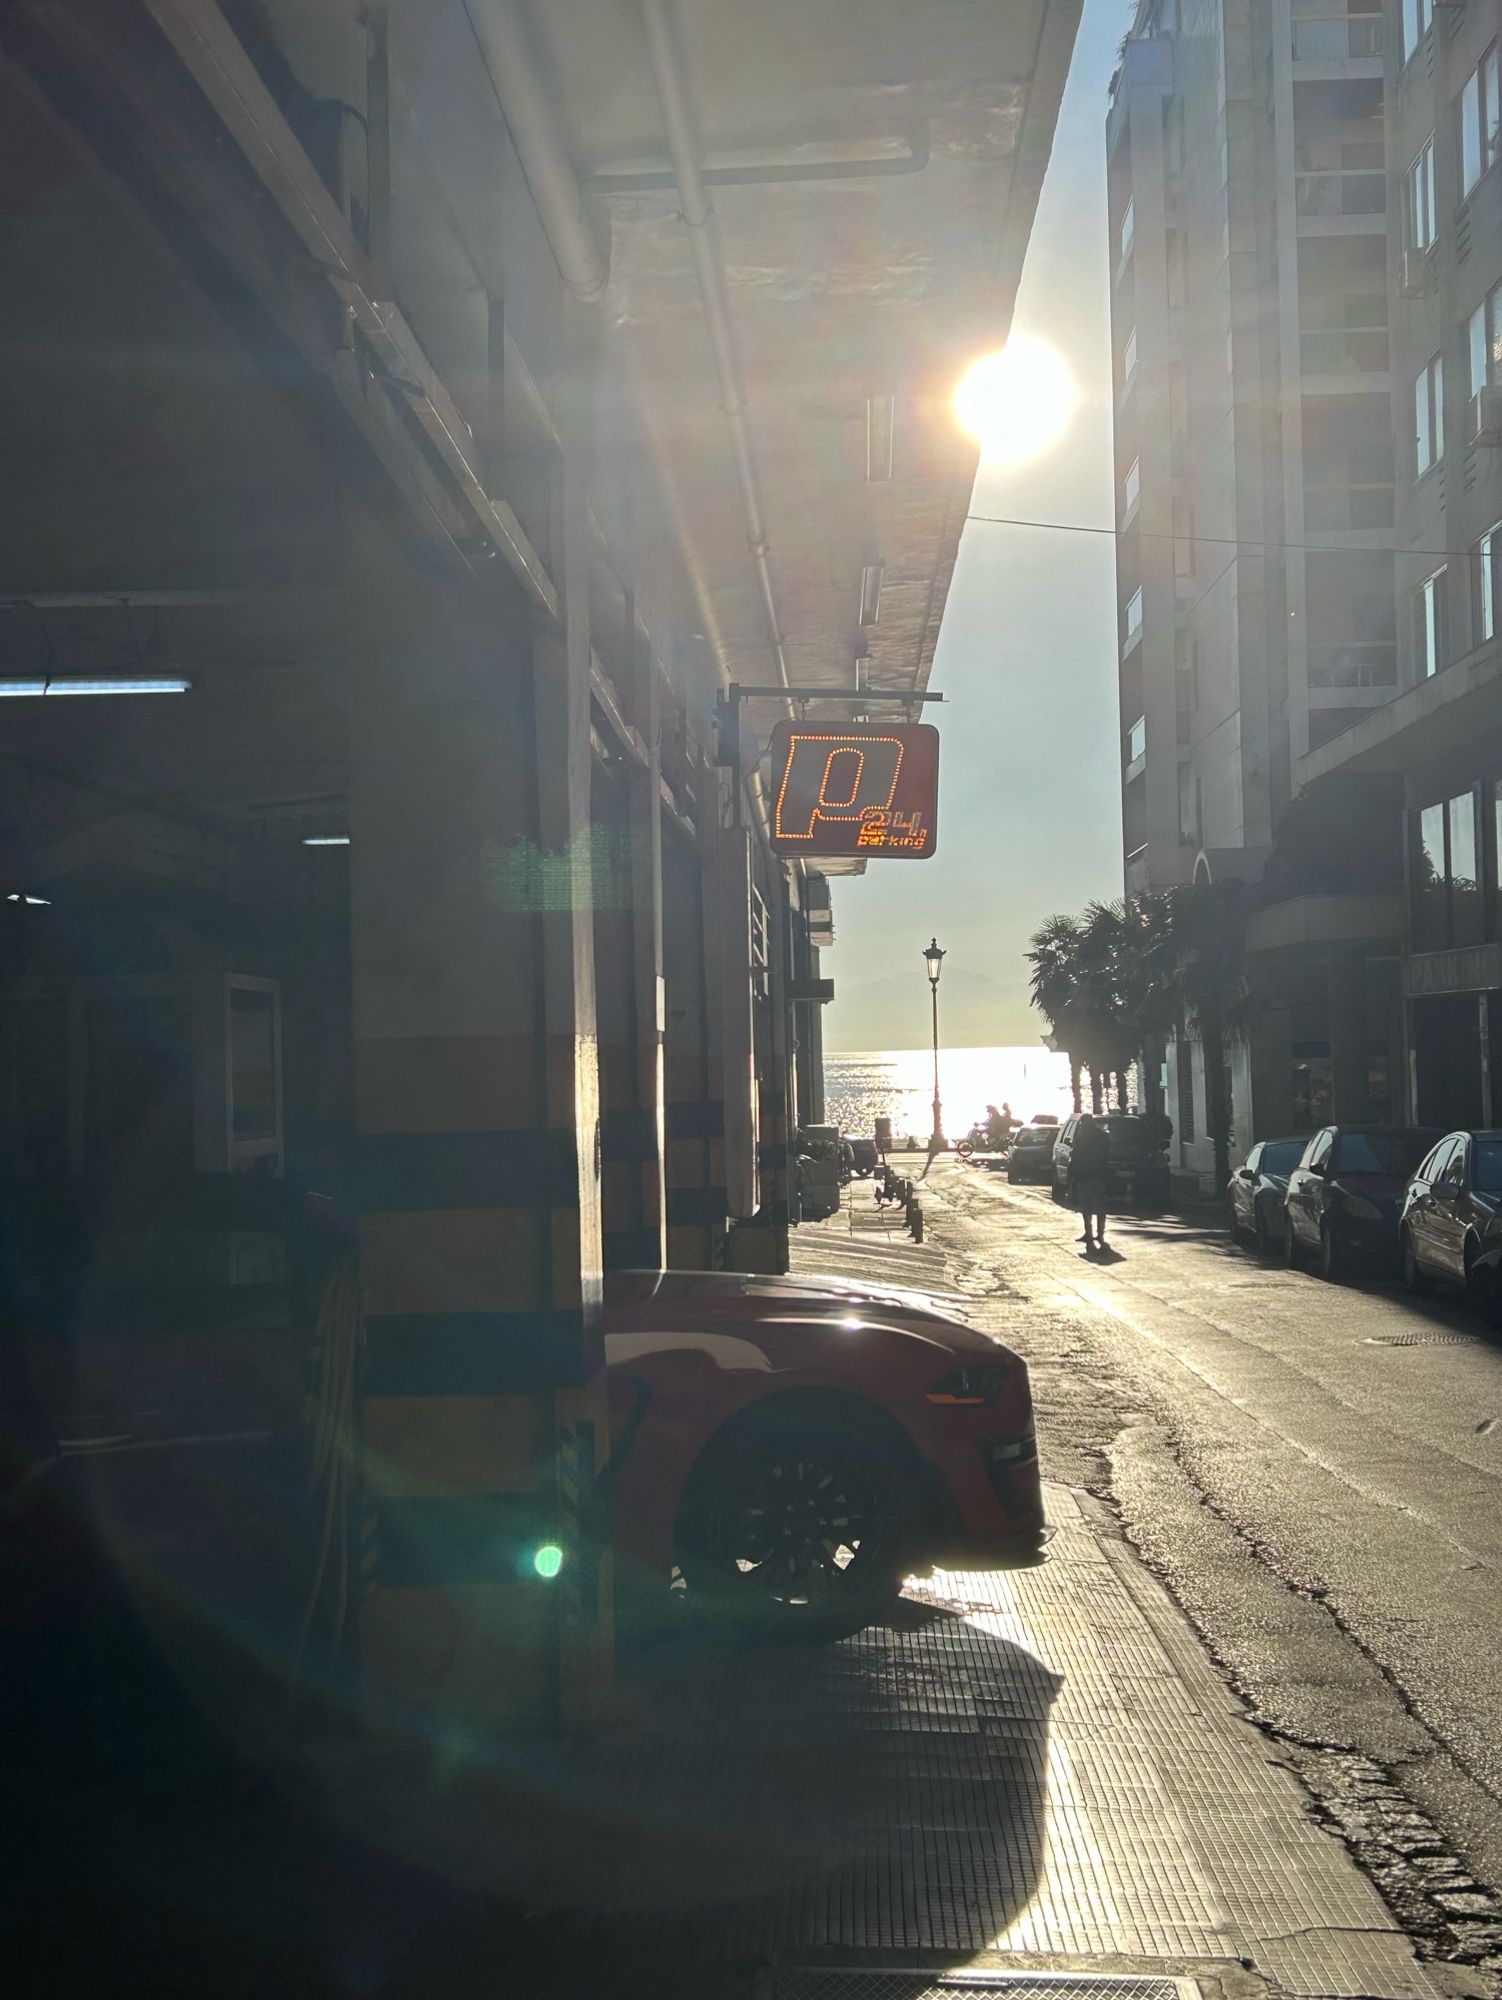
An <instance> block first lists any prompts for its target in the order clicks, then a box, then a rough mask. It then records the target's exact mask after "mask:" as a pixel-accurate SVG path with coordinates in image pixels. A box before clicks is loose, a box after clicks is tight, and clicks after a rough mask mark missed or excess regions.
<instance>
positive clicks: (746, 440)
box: [641, 0, 791, 687]
mask: <svg viewBox="0 0 1502 2000" xmlns="http://www.w3.org/2000/svg"><path fill="white" fill-rule="evenodd" d="M641 12H642V23H643V26H644V27H645V29H646V33H647V47H648V50H649V51H650V54H651V58H652V74H653V76H654V77H655V78H656V81H657V95H658V97H659V99H660V100H661V103H662V116H663V123H664V125H665V127H666V130H667V141H668V151H669V153H670V155H671V156H672V161H673V172H674V174H675V176H676V177H677V181H678V200H679V206H680V208H681V209H682V212H683V220H684V221H685V223H687V225H688V236H689V242H690V244H691V245H692V246H693V253H694V269H695V271H696V272H697V274H698V279H699V296H700V299H701V300H702V302H703V306H704V318H705V321H706V322H707V324H708V328H709V344H710V348H711V351H712V352H713V355H714V364H715V372H716V373H717V374H718V376H719V378H720V400H721V402H722V404H723V405H724V409H725V420H726V422H727V423H728V424H729V426H730V441H731V447H732V450H733V453H734V457H735V472H736V479H737V481H738V482H739V485H740V489H741V507H742V509H743V511H744V513H745V517H746V543H747V546H748V547H749V549H750V551H751V560H752V561H753V562H754V563H755V565H756V578H757V582H758V583H759V584H760V586H761V600H762V604H763V606H764V607H765V610H766V615H767V636H768V637H769V639H770V640H771V642H772V651H773V654H774V655H775V657H776V660H777V672H778V675H779V677H780V679H781V681H782V684H783V686H784V687H787V686H788V685H789V684H790V681H791V676H790V674H789V673H788V663H787V650H786V647H785V644H784V641H783V636H782V626H781V622H780V620H779V618H778V615H777V587H776V582H775V579H774V577H773V574H772V559H771V555H770V553H769V551H768V547H767V526H766V518H765V516H764V515H763V513H762V505H761V483H760V481H759V480H758V478H757V476H756V457H755V454H754V452H753V451H752V448H751V432H750V429H749V427H748V425H747V422H746V396H745V391H744V389H743V388H742V386H741V371H740V364H739V362H738V361H737V359H736V352H735V331H734V327H733V326H732V323H731V318H730V295H729V293H728V291H727V290H726V286H725V261H724V258H723V257H722V256H721V254H720V232H719V226H718V224H717V223H716V221H715V212H714V207H713V204H712V203H711V201H710V199H709V193H708V190H707V189H706V188H705V185H704V176H703V172H702V170H701V167H700V162H699V142H698V136H697V133H696V131H695V128H694V117H693V110H692V107H691V105H690V103H689V95H688V85H687V82H686V80H685V78H684V74H683V65H682V63H681V62H680V60H679V56H678V44H677V40H676V37H675V35H674V31H673V17H672V12H671V0H641Z"/></svg>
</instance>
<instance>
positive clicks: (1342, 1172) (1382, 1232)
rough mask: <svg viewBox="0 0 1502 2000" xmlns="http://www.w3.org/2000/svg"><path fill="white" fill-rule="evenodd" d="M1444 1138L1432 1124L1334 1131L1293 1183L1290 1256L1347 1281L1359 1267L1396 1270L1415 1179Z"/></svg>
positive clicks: (1320, 1136) (1307, 1151) (1310, 1149)
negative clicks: (1311, 1259)
mask: <svg viewBox="0 0 1502 2000" xmlns="http://www.w3.org/2000/svg"><path fill="white" fill-rule="evenodd" d="M1439 1137H1440V1134H1439V1133H1438V1132H1437V1131H1435V1130H1434V1129H1433V1128H1432V1127H1430V1126H1424V1125H1326V1126H1323V1127H1322V1128H1321V1129H1320V1130H1319V1131H1318V1132H1316V1133H1315V1135H1314V1137H1313V1138H1312V1139H1311V1140H1310V1141H1309V1143H1308V1144H1307V1145H1306V1146H1305V1148H1304V1152H1303V1156H1302V1158H1301V1159H1300V1160H1299V1163H1298V1165H1297V1166H1296V1167H1295V1168H1294V1169H1293V1172H1292V1173H1291V1174H1290V1175H1289V1176H1288V1193H1287V1196H1286V1197H1285V1201H1284V1212H1285V1215H1286V1218H1287V1226H1286V1228H1285V1230H1284V1235H1283V1249H1284V1254H1285V1256H1286V1257H1287V1260H1288V1263H1289V1265H1290V1266H1296V1265H1297V1264H1298V1263H1299V1261H1300V1259H1301V1258H1302V1257H1304V1256H1305V1255H1307V1254H1311V1253H1312V1254H1314V1255H1315V1256H1316V1257H1317V1260H1318V1264H1319V1269H1320V1273H1321V1275H1322V1276H1323V1277H1326V1278H1339V1277H1342V1276H1344V1275H1345V1273H1346V1272H1347V1271H1348V1270H1349V1269H1350V1267H1351V1266H1352V1265H1353V1264H1355V1263H1358V1262H1361V1263H1366V1264H1371V1265H1384V1264H1385V1265H1395V1264H1396V1263H1397V1259H1398V1220H1399V1216H1400V1213H1401V1211H1402V1206H1403V1190H1404V1188H1405V1187H1406V1186H1407V1184H1408V1179H1409V1176H1410V1175H1411V1174H1412V1173H1413V1170H1414V1168H1415V1167H1416V1166H1417V1165H1418V1164H1419V1162H1420V1160H1422V1159H1423V1157H1424V1155H1425V1154H1426V1153H1427V1152H1428V1151H1429V1149H1430V1147H1431V1146H1433V1145H1434V1144H1435V1142H1436V1141H1437V1140H1438V1139H1439Z"/></svg>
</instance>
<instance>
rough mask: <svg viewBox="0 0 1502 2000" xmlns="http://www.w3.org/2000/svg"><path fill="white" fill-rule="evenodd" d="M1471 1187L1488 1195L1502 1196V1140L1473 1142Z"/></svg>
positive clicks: (1477, 1140)
mask: <svg viewBox="0 0 1502 2000" xmlns="http://www.w3.org/2000/svg"><path fill="white" fill-rule="evenodd" d="M1471 1185H1472V1187H1478V1188H1481V1189H1482V1190H1483V1191H1484V1192H1485V1193H1487V1194H1502V1139H1476V1140H1473V1141H1472V1143H1471Z"/></svg>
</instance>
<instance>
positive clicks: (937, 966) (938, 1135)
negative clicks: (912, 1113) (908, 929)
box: [923, 938, 949, 1155]
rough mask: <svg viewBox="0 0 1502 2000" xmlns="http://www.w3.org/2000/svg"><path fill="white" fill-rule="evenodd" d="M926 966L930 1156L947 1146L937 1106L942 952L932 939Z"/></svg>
mask: <svg viewBox="0 0 1502 2000" xmlns="http://www.w3.org/2000/svg"><path fill="white" fill-rule="evenodd" d="M923 957H924V960H925V962H926V963H927V966H928V990H929V994H930V997H931V998H932V1000H933V1009H934V1129H933V1134H932V1136H931V1137H930V1139H929V1142H928V1150H929V1153H930V1155H932V1154H934V1153H942V1152H943V1151H944V1149H945V1147H946V1146H947V1145H948V1143H949V1142H948V1140H947V1139H946V1138H945V1137H944V1115H943V1111H942V1109H941V1108H940V1105H939V974H940V973H941V972H942V971H943V970H944V951H943V947H942V946H941V945H940V943H939V940H938V939H937V938H934V939H932V940H931V941H930V943H929V945H928V946H927V948H926V949H925V951H924V953H923Z"/></svg>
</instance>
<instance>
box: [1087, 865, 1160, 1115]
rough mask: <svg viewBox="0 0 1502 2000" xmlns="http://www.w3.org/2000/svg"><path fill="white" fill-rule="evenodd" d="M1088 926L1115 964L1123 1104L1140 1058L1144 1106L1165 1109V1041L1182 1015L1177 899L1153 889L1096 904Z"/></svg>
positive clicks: (1113, 1005)
mask: <svg viewBox="0 0 1502 2000" xmlns="http://www.w3.org/2000/svg"><path fill="white" fill-rule="evenodd" d="M1084 928H1085V931H1086V933H1087V935H1088V936H1090V937H1091V938H1092V939H1094V940H1096V941H1097V948H1098V950H1099V951H1100V952H1101V954H1102V955H1103V957H1104V959H1105V961H1106V963H1107V965H1108V967H1109V1006H1110V1012H1111V1015H1112V1019H1113V1028H1114V1041H1115V1051H1114V1052H1115V1057H1116V1064H1115V1067H1116V1080H1117V1103H1118V1105H1119V1107H1120V1108H1121V1109H1122V1110H1123V1111H1124V1110H1125V1109H1126V1071H1127V1068H1128V1067H1129V1065H1130V1064H1131V1063H1132V1062H1134V1061H1135V1062H1138V1063H1140V1065H1141V1075H1142V1094H1143V1100H1144V1101H1143V1109H1144V1110H1146V1111H1150V1112H1159V1113H1161V1111H1162V1109H1163V1102H1162V1098H1163V1090H1162V1077H1161V1064H1162V1044H1163V1040H1164V1038H1165V1037H1166V1036H1168V1035H1170V1034H1172V1032H1173V1030H1174V1028H1175V1027H1176V1026H1177V1024H1178V1018H1179V1001H1178V994H1177V989H1176V987H1175V984H1174V975H1175V969H1176V957H1175V947H1174V933H1173V901H1172V897H1171V896H1170V895H1168V894H1166V893H1165V892H1163V891H1162V890H1156V891H1152V890H1150V891H1148V892H1147V893H1146V894H1144V895H1140V896H1125V897H1122V898H1120V899H1119V900H1118V901H1116V902H1114V903H1104V902H1094V903H1091V904H1090V905H1089V906H1088V907H1087V909H1086V911H1085V915H1084Z"/></svg>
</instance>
